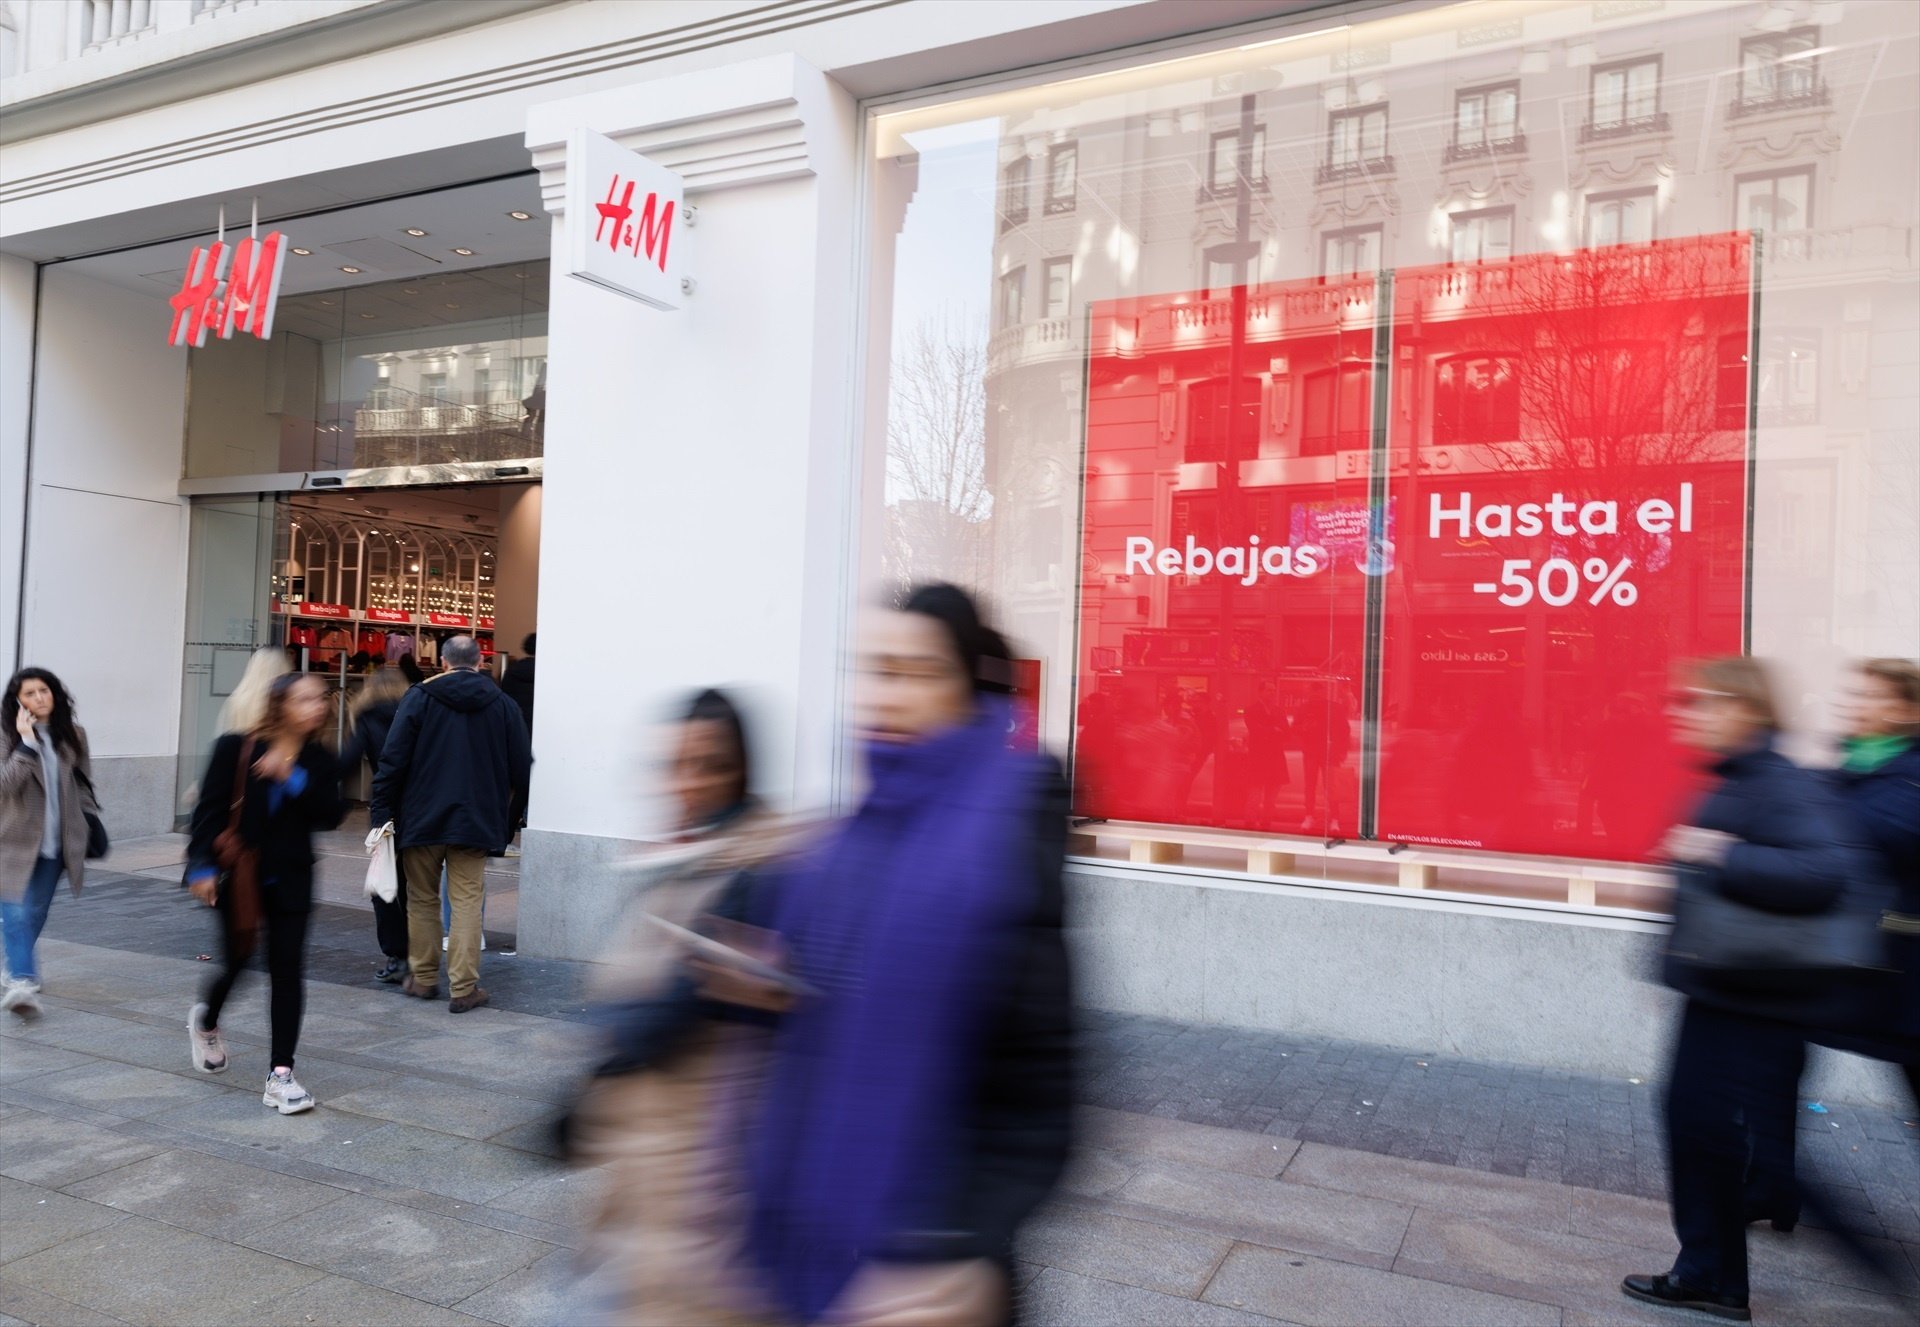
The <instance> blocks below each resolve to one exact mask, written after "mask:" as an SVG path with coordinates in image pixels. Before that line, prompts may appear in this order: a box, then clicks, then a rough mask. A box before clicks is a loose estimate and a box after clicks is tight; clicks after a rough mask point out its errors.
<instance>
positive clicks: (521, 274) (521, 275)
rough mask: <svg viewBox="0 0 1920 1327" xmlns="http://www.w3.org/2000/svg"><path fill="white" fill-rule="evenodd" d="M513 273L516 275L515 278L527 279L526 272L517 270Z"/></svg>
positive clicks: (518, 279) (519, 279)
mask: <svg viewBox="0 0 1920 1327" xmlns="http://www.w3.org/2000/svg"><path fill="white" fill-rule="evenodd" d="M513 275H514V279H515V280H517V281H525V280H526V279H527V274H526V273H525V272H515V273H514V274H513Z"/></svg>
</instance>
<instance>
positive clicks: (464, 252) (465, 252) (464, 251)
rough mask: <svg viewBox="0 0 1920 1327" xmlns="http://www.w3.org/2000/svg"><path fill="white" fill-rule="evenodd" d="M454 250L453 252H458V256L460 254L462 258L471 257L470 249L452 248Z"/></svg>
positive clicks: (471, 251)
mask: <svg viewBox="0 0 1920 1327" xmlns="http://www.w3.org/2000/svg"><path fill="white" fill-rule="evenodd" d="M454 252H455V253H457V254H459V255H460V256H461V257H462V258H471V257H473V250H472V249H455V250H454Z"/></svg>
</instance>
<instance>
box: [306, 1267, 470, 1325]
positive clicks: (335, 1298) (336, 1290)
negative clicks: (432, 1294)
mask: <svg viewBox="0 0 1920 1327" xmlns="http://www.w3.org/2000/svg"><path fill="white" fill-rule="evenodd" d="M273 1321H274V1322H276V1323H329V1324H337V1325H338V1327H485V1320H484V1319H481V1318H474V1317H470V1316H468V1315H467V1314H465V1313H461V1312H459V1311H457V1310H455V1309H448V1308H442V1307H440V1306H439V1305H437V1304H429V1303H427V1302H426V1301H425V1300H420V1299H414V1298H413V1297H411V1296H409V1295H397V1294H395V1293H394V1292H393V1291H391V1290H382V1289H380V1288H379V1287H378V1286H370V1285H364V1284H362V1283H361V1282H359V1281H349V1280H347V1279H346V1278H345V1277H340V1276H324V1277H321V1278H320V1279H319V1280H318V1281H315V1282H313V1283H312V1284H311V1285H305V1286H302V1287H301V1288H300V1289H298V1290H296V1291H294V1292H293V1293H292V1294H291V1295H288V1296H287V1298H286V1299H285V1300H283V1301H282V1302H281V1303H280V1304H279V1305H278V1306H277V1308H276V1311H275V1314H274V1318H273Z"/></svg>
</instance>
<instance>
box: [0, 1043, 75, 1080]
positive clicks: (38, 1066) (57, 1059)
mask: <svg viewBox="0 0 1920 1327" xmlns="http://www.w3.org/2000/svg"><path fill="white" fill-rule="evenodd" d="M92 1063H93V1059H92V1057H91V1056H88V1055H83V1054H81V1053H80V1052H79V1051H69V1050H62V1049H61V1048H60V1047H58V1046H45V1045H41V1044H40V1043H39V1042H33V1041H22V1040H20V1039H19V1038H17V1037H0V1083H18V1082H21V1081H23V1080H28V1079H33V1078H37V1077H39V1076H40V1075H41V1074H51V1073H58V1072H59V1071H60V1070H62V1069H73V1068H76V1067H78V1066H80V1065H83V1064H92Z"/></svg>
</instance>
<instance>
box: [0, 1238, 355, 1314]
mask: <svg viewBox="0 0 1920 1327" xmlns="http://www.w3.org/2000/svg"><path fill="white" fill-rule="evenodd" d="M189 1269H190V1272H189ZM6 1276H7V1279H8V1280H10V1281H17V1282H19V1283H20V1284H22V1285H25V1286H30V1287H32V1288H33V1289H36V1290H39V1291H42V1292H43V1293H45V1294H49V1295H54V1296H57V1297H59V1298H62V1299H67V1300H70V1301H71V1302H74V1303H78V1304H81V1305H83V1306H84V1307H87V1308H91V1309H98V1310H100V1311H101V1312H103V1313H109V1314H112V1315H113V1316H115V1317H118V1318H123V1319H125V1320H127V1321H128V1322H136V1323H143V1324H149V1325H150V1327H171V1325H172V1324H180V1325H181V1327H186V1325H187V1324H193V1325H194V1327H227V1325H228V1324H232V1325H233V1327H255V1325H256V1324H259V1323H266V1322H277V1321H280V1315H279V1311H278V1309H279V1304H280V1302H281V1301H282V1300H284V1299H285V1298H286V1297H287V1296H288V1295H290V1294H291V1293H293V1292H294V1291H295V1290H297V1289H299V1288H300V1287H301V1286H304V1285H306V1284H308V1283H309V1282H312V1281H316V1280H318V1279H319V1278H320V1273H319V1272H317V1271H315V1270H314V1269H313V1268H311V1267H302V1266H301V1265H299V1264H298V1263H294V1262H288V1261H286V1260H284V1259H281V1258H273V1257H269V1256H267V1255H266V1254H264V1253H256V1252H254V1251H253V1250H251V1249H244V1248H240V1247H237V1246H235V1245H232V1244H228V1243H225V1242H223V1241H220V1240H214V1239H208V1238H207V1237H206V1236H204V1235H196V1234H194V1233H193V1232H191V1231H187V1230H181V1229H179V1228H178V1227H176V1226H168V1225H162V1224H161V1223H160V1222H158V1221H148V1220H146V1219H145V1218H144V1217H137V1216H130V1217H128V1218H126V1219H125V1220H124V1221H119V1222H116V1223H114V1224H113V1225H111V1226H108V1227H106V1228H105V1229H104V1230H100V1231H96V1232H95V1233H93V1234H91V1235H88V1236H85V1237H83V1238H80V1239H72V1240H68V1241H66V1242H65V1243H63V1244H61V1245H60V1246H59V1247H57V1248H52V1249H47V1250H45V1251H44V1252H41V1253H36V1254H33V1255H32V1256H30V1257H27V1258H22V1259H20V1260H19V1261H18V1262H13V1263H8V1264H7V1267H6Z"/></svg>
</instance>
